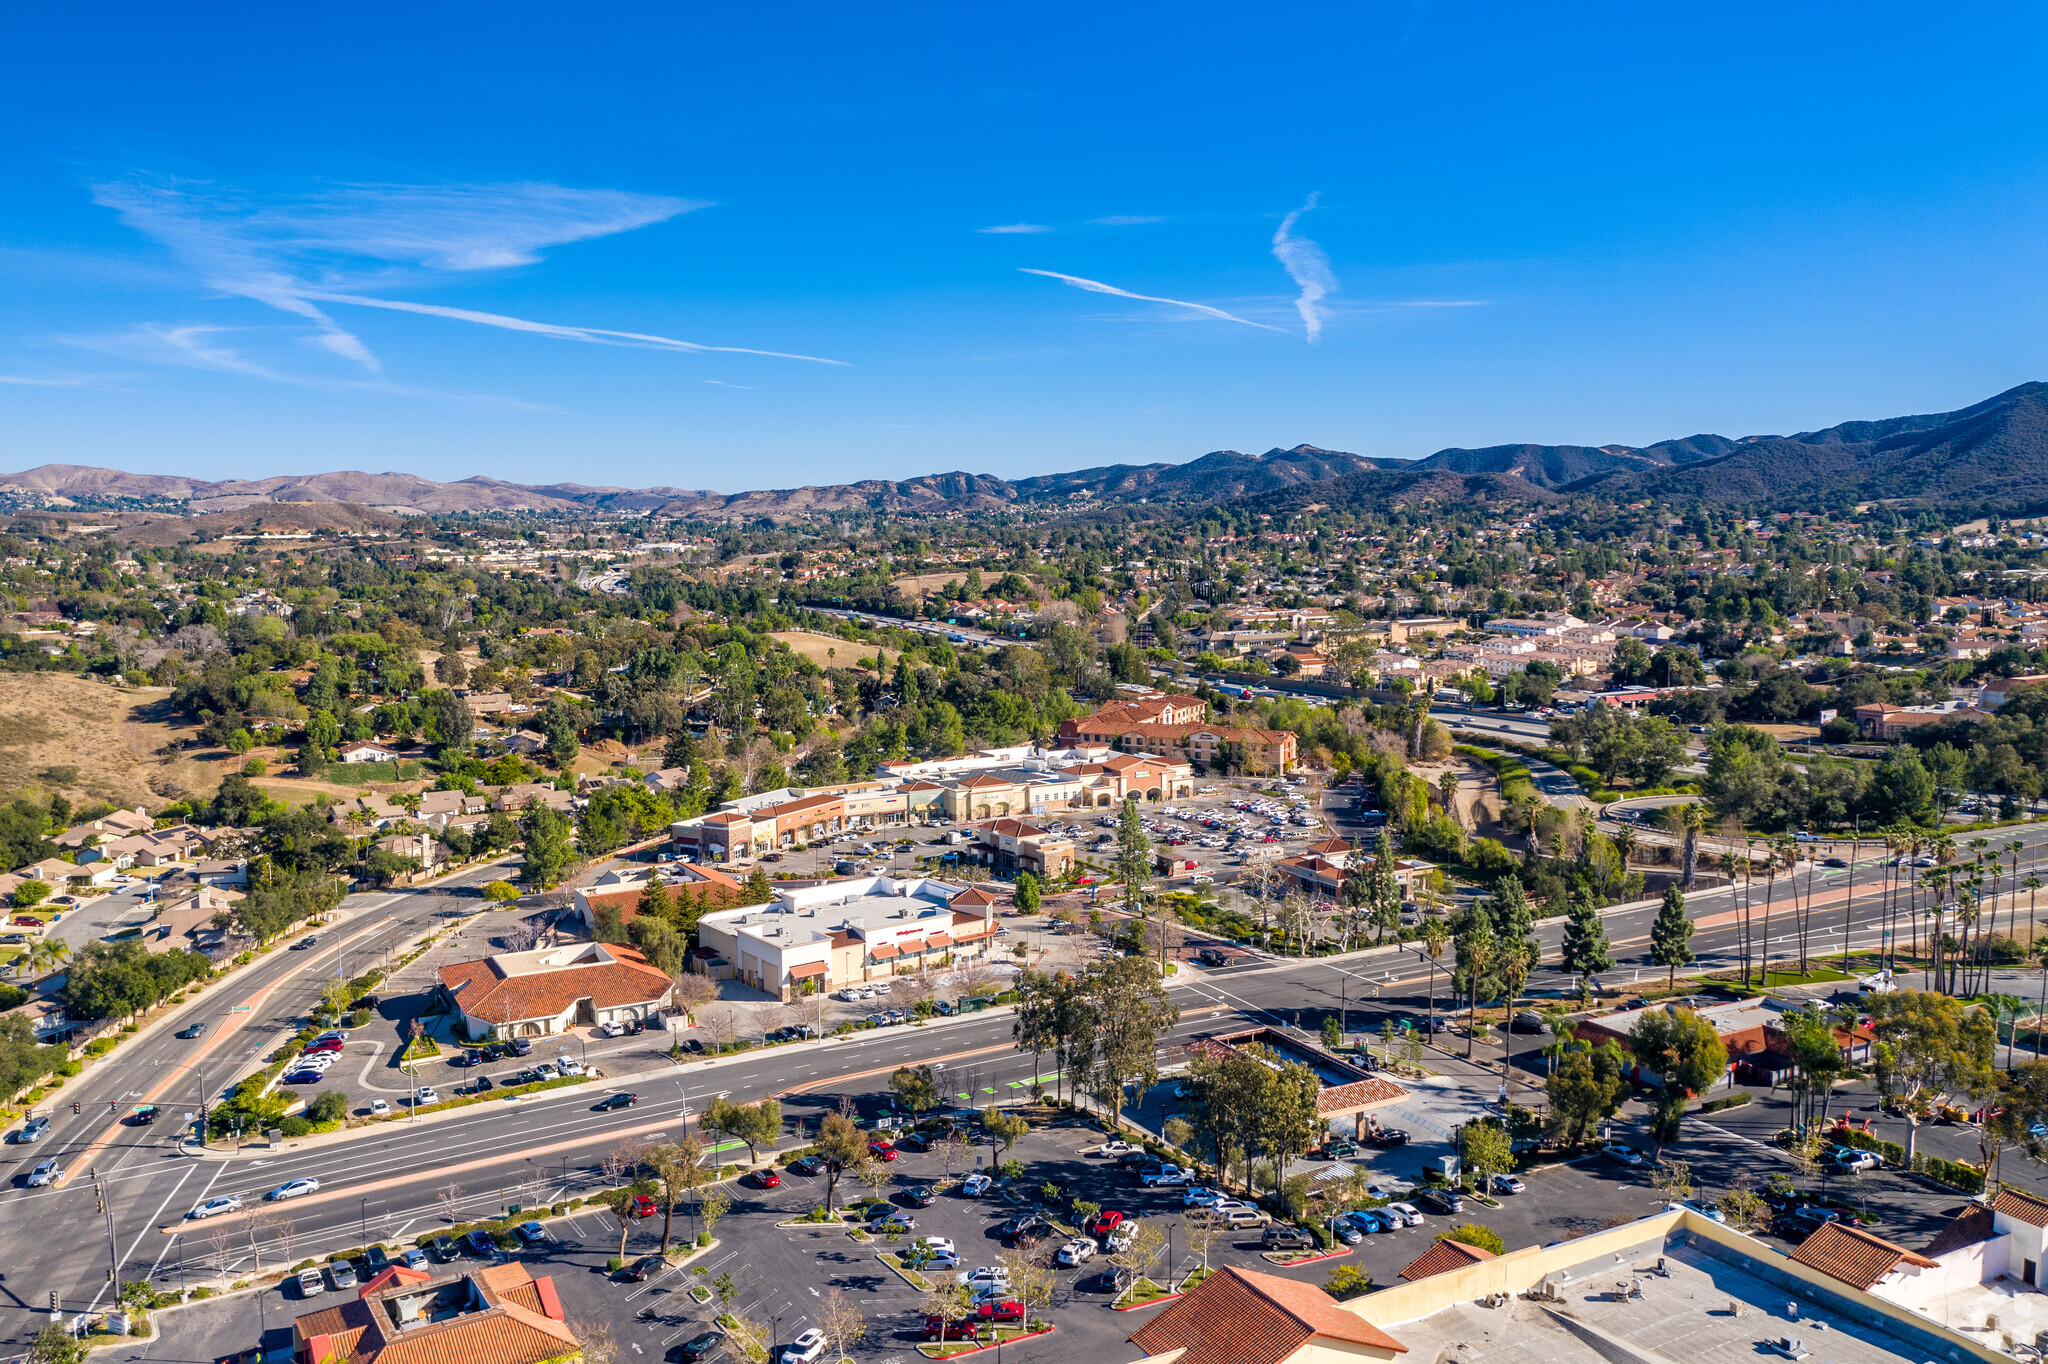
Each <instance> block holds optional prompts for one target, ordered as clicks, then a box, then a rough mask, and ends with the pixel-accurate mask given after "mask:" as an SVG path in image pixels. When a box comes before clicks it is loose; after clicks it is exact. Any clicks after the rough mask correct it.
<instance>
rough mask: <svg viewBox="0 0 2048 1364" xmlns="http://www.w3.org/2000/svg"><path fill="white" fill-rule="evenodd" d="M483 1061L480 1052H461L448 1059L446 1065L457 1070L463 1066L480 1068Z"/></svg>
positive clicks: (482, 1055)
mask: <svg viewBox="0 0 2048 1364" xmlns="http://www.w3.org/2000/svg"><path fill="white" fill-rule="evenodd" d="M484 1060H485V1057H484V1054H483V1053H482V1052H480V1051H461V1052H457V1053H456V1054H455V1055H453V1056H451V1057H449V1058H448V1064H449V1065H451V1066H454V1067H455V1068H456V1069H458V1070H459V1069H461V1068H462V1067H464V1066H480V1065H482V1064H483V1063H484Z"/></svg>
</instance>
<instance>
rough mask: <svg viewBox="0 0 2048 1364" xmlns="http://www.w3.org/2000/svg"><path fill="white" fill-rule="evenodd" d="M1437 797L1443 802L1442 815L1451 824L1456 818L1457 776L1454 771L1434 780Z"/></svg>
mask: <svg viewBox="0 0 2048 1364" xmlns="http://www.w3.org/2000/svg"><path fill="white" fill-rule="evenodd" d="M1436 793H1437V797H1438V798H1439V799H1440V800H1442V801H1443V806H1444V813H1445V814H1447V815H1449V816H1450V817H1451V819H1452V821H1453V822H1456V821H1457V818H1458V774H1457V772H1456V771H1455V770H1453V771H1449V772H1446V773H1444V774H1443V775H1442V776H1440V777H1438V778H1437V779H1436Z"/></svg>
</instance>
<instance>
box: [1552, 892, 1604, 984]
mask: <svg viewBox="0 0 2048 1364" xmlns="http://www.w3.org/2000/svg"><path fill="white" fill-rule="evenodd" d="M1570 914H1571V917H1570V919H1569V920H1568V921H1567V922H1566V923H1565V926H1564V961H1563V966H1564V969H1565V971H1566V972H1568V973H1569V974H1571V975H1574V976H1582V977H1591V976H1592V975H1593V974H1594V973H1595V972H1597V971H1605V970H1606V969H1607V968H1608V967H1610V966H1612V965H1614V954H1613V953H1612V952H1611V951H1609V950H1608V942H1607V925H1606V924H1604V923H1602V922H1601V921H1600V912H1599V910H1597V909H1595V908H1594V906H1593V897H1592V896H1590V895H1588V896H1585V897H1583V898H1581V897H1579V896H1573V897H1572V900H1571V910H1570Z"/></svg>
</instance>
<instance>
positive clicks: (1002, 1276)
mask: <svg viewBox="0 0 2048 1364" xmlns="http://www.w3.org/2000/svg"><path fill="white" fill-rule="evenodd" d="M953 1282H955V1283H959V1284H965V1285H966V1286H967V1287H969V1288H973V1289H982V1288H1000V1289H1002V1290H1003V1291H1004V1292H1006V1293H1007V1292H1008V1291H1009V1289H1010V1271H1009V1270H1007V1269H1005V1268H1003V1267H1002V1266H1001V1265H976V1266H975V1267H974V1268H973V1269H964V1270H962V1271H960V1273H958V1274H955V1275H954V1276H953Z"/></svg>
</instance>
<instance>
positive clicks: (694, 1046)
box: [678, 1037, 704, 1056]
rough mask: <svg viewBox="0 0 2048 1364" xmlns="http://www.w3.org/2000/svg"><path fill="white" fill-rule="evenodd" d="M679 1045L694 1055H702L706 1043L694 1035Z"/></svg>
mask: <svg viewBox="0 0 2048 1364" xmlns="http://www.w3.org/2000/svg"><path fill="white" fill-rule="evenodd" d="M678 1045H679V1046H681V1047H682V1049H683V1050H684V1051H687V1052H689V1053H690V1054H691V1055H693V1056H702V1055H703V1054H704V1044H703V1043H702V1042H700V1041H698V1040H697V1039H696V1038H694V1037H692V1038H690V1039H689V1040H688V1041H685V1042H681V1043H678Z"/></svg>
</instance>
